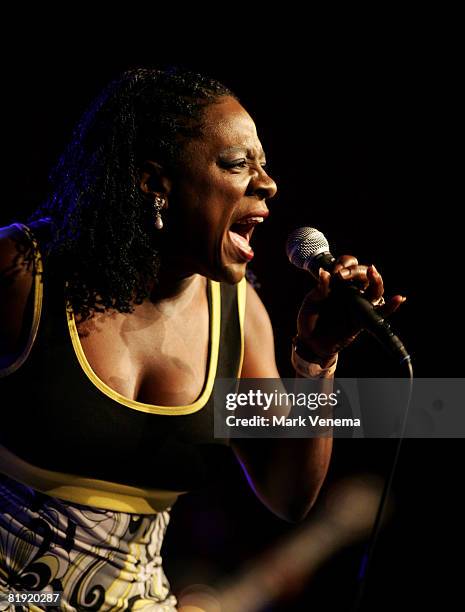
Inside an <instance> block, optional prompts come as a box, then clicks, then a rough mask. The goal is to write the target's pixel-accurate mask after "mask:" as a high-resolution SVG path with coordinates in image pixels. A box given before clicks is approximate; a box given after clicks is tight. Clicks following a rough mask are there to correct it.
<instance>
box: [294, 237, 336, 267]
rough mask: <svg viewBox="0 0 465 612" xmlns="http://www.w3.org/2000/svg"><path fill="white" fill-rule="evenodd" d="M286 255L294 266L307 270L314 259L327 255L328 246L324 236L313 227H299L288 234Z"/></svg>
mask: <svg viewBox="0 0 465 612" xmlns="http://www.w3.org/2000/svg"><path fill="white" fill-rule="evenodd" d="M286 253H287V256H288V257H289V261H290V262H291V263H292V264H294V266H297V267H298V268H303V269H304V270H308V269H309V266H310V263H311V261H312V259H313V258H314V257H316V256H317V255H321V253H329V244H328V241H327V240H326V238H325V235H324V234H322V233H321V232H320V231H319V230H317V229H315V228H314V227H299V228H298V229H296V230H294V231H293V232H291V234H289V237H288V239H287V243H286Z"/></svg>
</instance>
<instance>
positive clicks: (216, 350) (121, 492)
mask: <svg viewBox="0 0 465 612" xmlns="http://www.w3.org/2000/svg"><path fill="white" fill-rule="evenodd" d="M18 227H21V229H22V230H23V231H25V232H26V233H28V234H29V236H30V239H31V240H32V241H33V244H34V250H35V256H36V265H37V266H38V267H39V268H41V267H42V265H43V270H42V273H41V274H38V275H35V278H34V286H33V289H32V291H31V296H30V300H29V301H30V309H31V313H32V326H30V327H29V329H28V339H27V342H26V348H25V350H24V352H23V354H22V355H21V356H20V357H19V358H18V359H17V360H16V361H15V362H14V363H13V364H11V365H10V366H8V367H7V368H5V369H3V370H1V371H0V398H1V400H0V417H1V429H0V445H1V446H0V472H3V473H5V474H7V475H8V476H10V477H11V478H14V479H16V480H19V481H20V482H23V484H26V485H28V486H31V487H33V488H35V489H37V490H40V491H42V492H43V493H47V494H49V495H52V496H55V497H59V498H62V499H65V500H69V501H73V502H78V503H83V504H88V505H93V506H97V507H103V508H108V509H112V510H119V511H127V512H137V513H150V512H153V511H159V510H161V509H163V508H165V507H167V506H169V505H171V504H172V503H173V501H174V500H175V499H176V497H177V495H178V494H179V493H182V492H186V491H189V490H191V489H193V488H197V487H199V486H203V485H204V484H205V483H206V482H208V480H209V478H210V477H211V476H212V474H214V473H215V468H216V470H217V468H218V465H219V463H218V462H219V461H220V463H221V456H222V455H225V454H226V453H227V454H230V453H231V451H230V449H228V448H227V446H228V440H225V439H217V438H214V435H213V388H214V383H215V380H216V379H217V378H235V377H238V375H239V373H240V368H241V365H242V358H243V317H244V309H245V280H243V281H241V282H240V283H239V284H238V285H235V286H231V285H227V284H223V283H217V282H214V281H208V304H209V313H210V339H209V355H208V365H207V376H206V380H205V383H204V387H203V390H202V392H201V394H200V396H199V397H198V398H197V400H196V401H195V402H194V403H193V404H190V405H188V406H174V407H171V406H169V407H168V406H154V405H150V404H144V403H141V402H137V401H134V400H131V399H128V398H125V397H123V396H121V395H120V394H118V393H116V392H115V391H113V390H112V389H110V388H109V387H108V386H107V385H105V383H103V381H101V380H99V379H98V377H97V376H96V374H95V373H94V372H93V371H92V369H91V368H90V365H89V364H88V362H87V360H86V358H85V355H84V352H83V350H82V347H81V344H80V341H79V336H78V334H77V330H76V326H75V323H74V316H73V314H72V311H71V310H70V309H69V308H67V307H66V304H65V298H64V287H63V286H57V284H58V283H57V282H54V280H53V278H51V275H49V274H47V265H46V262H45V263H44V262H42V258H41V257H40V243H41V242H42V241H43V240H44V238H45V233H46V232H47V231H48V224H46V223H41V222H38V223H36V224H31V225H30V226H29V228H26V227H25V226H19V225H18ZM40 271H41V270H40V269H39V272H40Z"/></svg>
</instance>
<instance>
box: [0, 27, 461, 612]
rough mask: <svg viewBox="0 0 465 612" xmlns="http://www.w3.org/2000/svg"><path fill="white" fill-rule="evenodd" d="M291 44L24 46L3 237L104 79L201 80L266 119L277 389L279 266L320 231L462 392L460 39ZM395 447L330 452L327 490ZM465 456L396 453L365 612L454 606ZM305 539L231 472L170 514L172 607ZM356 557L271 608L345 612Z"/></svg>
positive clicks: (423, 358) (10, 73)
mask: <svg viewBox="0 0 465 612" xmlns="http://www.w3.org/2000/svg"><path fill="white" fill-rule="evenodd" d="M246 30H247V29H246ZM280 34H281V33H280V32H279V29H278V32H277V35H276V38H274V44H273V45H269V46H271V47H273V48H274V52H273V51H270V50H269V46H268V47H267V46H263V45H260V44H258V45H248V46H247V47H246V48H244V44H243V41H242V44H240V45H238V43H237V40H238V39H237V38H236V39H235V41H236V42H235V44H236V46H238V50H237V52H236V53H230V55H229V56H228V57H227V58H225V56H224V48H225V47H227V46H228V40H227V39H226V38H225V39H224V40H222V41H220V42H218V41H212V48H211V49H210V51H209V52H207V53H202V54H201V53H196V50H197V47H196V46H195V45H194V46H191V49H190V50H189V51H182V50H180V49H179V47H178V46H177V45H174V44H171V45H163V44H161V42H160V41H159V40H158V39H156V37H155V38H154V39H153V41H152V43H153V44H149V43H148V42H147V43H146V46H145V48H144V50H143V51H140V52H138V51H136V50H135V49H134V48H133V47H128V49H127V50H123V49H121V48H120V47H119V46H118V44H117V42H115V41H114V43H113V46H112V47H111V50H110V48H109V47H108V45H107V44H104V43H103V42H102V44H101V45H100V46H99V45H98V44H95V45H94V47H93V48H90V46H89V45H88V44H84V40H85V37H83V36H82V33H81V35H80V36H79V37H77V36H76V35H74V38H73V37H71V39H70V40H68V41H67V43H66V40H64V39H65V38H66V36H63V33H62V39H60V41H56V42H57V44H56V48H55V49H54V50H53V51H52V52H50V53H45V52H44V51H43V48H42V46H41V45H34V44H32V43H31V44H30V45H29V46H28V40H27V39H25V40H24V41H23V44H22V46H21V50H20V51H21V52H20V51H18V55H17V56H14V59H10V60H8V61H6V62H5V65H4V74H3V77H4V82H5V84H6V88H5V92H4V96H3V102H4V104H5V105H6V107H5V111H4V124H3V136H4V137H3V148H4V156H3V203H2V207H1V211H0V222H1V223H2V224H5V223H7V222H10V221H12V220H14V219H16V220H24V219H25V218H26V216H27V215H28V214H29V213H30V212H31V211H32V210H33V209H34V207H35V206H36V205H37V204H38V203H39V202H40V201H41V199H42V198H43V197H44V195H45V193H46V188H47V175H48V172H49V170H50V168H51V165H52V164H53V163H54V162H55V161H56V159H57V157H58V155H59V154H60V152H61V150H62V148H63V146H64V145H65V143H66V142H67V140H68V139H69V137H70V134H71V130H72V127H73V125H74V123H75V122H76V121H77V119H78V118H79V116H80V114H81V113H82V111H83V110H84V108H85V107H86V105H87V104H88V103H89V102H90V100H91V99H92V98H93V96H94V95H95V94H96V93H97V92H98V91H99V89H100V88H101V87H102V86H103V85H104V84H105V83H106V82H107V81H108V80H109V79H110V78H111V77H113V76H115V75H117V74H118V73H119V72H120V71H121V70H123V69H125V68H128V67H131V66H136V65H146V66H151V65H156V66H157V65H162V66H163V65H165V66H166V65H183V66H185V67H191V68H194V69H197V70H198V71H203V72H206V73H208V74H210V75H211V76H213V77H216V78H218V79H219V80H221V81H223V82H224V83H225V84H226V85H228V86H230V87H231V88H232V89H233V90H234V91H235V92H236V93H237V94H238V96H239V98H240V99H241V101H242V102H243V104H244V105H245V106H246V108H247V109H248V110H249V111H250V112H251V114H252V115H253V117H254V118H255V119H256V123H257V126H258V130H259V135H260V137H261V140H262V142H263V144H264V148H265V151H266V152H267V156H268V158H269V166H270V172H271V174H272V175H273V176H274V178H275V180H276V181H277V183H278V187H279V195H278V196H277V197H276V198H275V199H274V200H273V202H271V205H270V208H271V212H272V214H271V216H270V218H269V220H268V221H267V223H266V224H265V225H264V226H263V227H261V228H260V229H259V230H258V231H257V232H256V233H255V235H254V239H253V240H254V249H255V252H256V257H255V259H254V261H253V262H252V268H253V270H254V272H255V273H256V275H257V277H258V279H259V281H260V283H261V290H260V293H261V295H262V299H263V300H264V302H265V304H266V306H267V308H268V310H269V312H270V315H271V318H272V321H273V326H274V330H275V335H276V346H277V359H278V365H279V368H280V372H281V373H282V375H289V376H291V375H292V371H291V368H290V364H289V351H290V339H291V337H292V335H293V334H294V326H295V315H296V312H297V309H298V305H299V300H301V299H302V297H303V295H304V293H305V290H306V288H307V287H308V279H307V278H306V276H305V274H304V273H302V272H299V271H297V270H296V269H294V268H293V267H292V266H291V265H290V264H289V263H288V262H287V260H286V256H285V254H284V243H285V239H286V236H287V234H288V232H289V230H290V229H292V228H293V227H295V226H296V225H312V226H315V227H317V228H319V229H320V230H322V231H323V232H324V233H325V234H326V235H327V237H328V239H329V241H330V244H331V246H332V250H333V252H334V253H337V254H342V253H353V254H355V255H356V256H357V257H359V259H360V260H361V261H363V262H366V263H375V264H376V266H377V268H378V269H379V270H380V271H381V273H382V274H383V276H384V279H385V286H386V292H387V294H388V295H389V294H393V293H395V292H400V293H402V294H403V295H406V296H407V302H406V303H405V304H404V305H403V307H402V310H401V312H399V313H396V314H395V315H394V317H393V320H392V324H393V326H394V327H395V329H396V330H397V331H398V333H399V335H400V336H401V337H402V339H403V340H404V342H405V344H406V346H407V347H408V348H409V350H410V352H411V354H412V356H413V362H414V371H415V374H416V376H418V377H452V376H461V375H463V366H462V362H463V359H462V357H461V354H460V351H459V346H460V341H459V336H460V335H461V334H462V328H463V324H462V322H461V318H460V316H459V313H460V310H461V306H460V304H461V300H462V298H461V297H460V295H461V291H460V289H461V287H462V285H463V272H461V271H460V268H461V264H460V251H459V247H458V245H460V249H461V241H460V240H461V227H460V226H461V221H460V220H459V212H458V209H459V207H460V206H461V204H462V202H463V197H461V190H459V189H458V168H459V159H460V157H459V155H458V141H459V137H458V135H457V127H458V123H459V116H460V114H461V113H459V108H460V106H461V103H460V101H459V100H458V91H459V79H458V76H457V75H458V74H459V71H458V67H457V60H456V57H457V55H456V52H457V49H456V45H455V42H454V37H453V36H451V37H447V36H444V37H443V38H441V40H440V41H439V40H438V39H437V37H436V35H435V34H434V31H433V32H431V36H430V35H429V33H428V34H425V35H424V36H421V37H412V34H413V33H412V32H411V31H407V32H406V36H405V38H403V44H402V46H400V45H399V39H398V38H397V36H394V35H393V36H389V35H388V36H386V37H385V38H383V39H382V41H377V37H376V35H375V34H374V35H373V37H372V38H371V39H370V41H369V43H368V44H361V43H360V40H359V39H357V40H356V39H355V37H354V38H353V39H351V37H350V36H348V37H347V38H346V39H344V40H343V41H342V42H341V41H339V43H338V44H336V43H335V41H334V40H333V39H328V40H324V41H322V44H321V46H319V47H318V48H317V47H316V46H315V45H311V44H309V46H308V47H307V48H305V45H302V48H299V49H293V48H291V47H289V46H288V45H287V43H286V42H284V43H283V41H282V40H281V37H280ZM417 34H418V32H417ZM300 36H301V38H302V34H301V35H300ZM287 37H288V38H289V39H290V38H292V33H291V32H287ZM29 42H30V41H29ZM52 42H53V41H52ZM76 42H80V45H81V46H80V48H79V52H76V49H77V45H76ZM377 43H379V44H377ZM280 47H281V48H280ZM172 49H176V50H175V51H173V50H172ZM9 57H10V58H11V55H10V56H9ZM460 148H461V147H460ZM339 372H340V374H341V375H346V376H351V375H354V376H355V375H356V376H380V377H381V376H393V375H396V372H395V370H394V369H393V367H392V365H391V364H390V362H389V361H388V359H387V358H386V357H385V356H384V354H383V353H382V351H381V350H380V349H379V348H378V347H377V346H376V345H375V343H374V342H373V341H372V340H371V339H370V338H365V337H361V338H360V339H359V341H357V343H356V345H354V346H353V347H351V348H349V349H348V350H346V351H345V352H344V354H343V355H342V357H341V360H340V367H339ZM395 445H396V442H395V441H393V440H337V441H336V442H335V449H334V457H333V462H332V465H331V470H330V474H329V477H328V479H327V482H326V484H325V487H324V490H327V489H329V488H331V486H332V485H333V484H334V483H335V482H337V481H338V480H339V479H340V478H342V477H343V476H345V475H348V474H352V473H359V472H363V473H365V472H372V473H376V474H380V475H381V476H383V477H385V476H386V474H387V473H388V471H389V468H390V465H391V463H392V460H393V456H394V452H395ZM462 447H463V444H462V441H461V440H454V439H450V440H406V441H405V442H404V443H403V447H402V451H401V454H400V458H399V464H398V467H397V471H396V477H395V479H394V485H393V491H394V496H395V500H396V502H395V503H396V506H395V514H394V517H393V519H392V520H391V523H390V525H389V526H388V527H387V528H386V529H385V531H384V532H383V534H382V535H381V538H380V541H379V543H378V546H377V549H376V553H375V556H374V562H373V567H372V571H371V575H370V582H369V584H368V591H367V594H366V598H365V604H364V608H363V609H366V610H380V609H384V608H391V607H393V606H397V605H400V604H401V603H402V602H403V603H404V604H407V603H408V604H410V605H412V606H413V605H415V606H416V607H418V606H422V605H427V604H431V603H432V601H433V600H434V601H438V602H439V603H440V604H443V605H445V604H446V602H449V603H450V602H454V603H456V602H457V600H456V599H455V596H454V595H453V591H454V590H455V588H456V587H457V582H456V581H455V579H454V578H453V568H454V563H455V562H453V561H452V558H453V556H454V555H455V554H458V555H459V557H460V555H461V554H462V543H461V541H460V538H461V536H462V524H461V520H460V519H461V516H460V509H461V504H462V502H461V501H460V500H459V494H460V491H461V489H463V477H462V464H463V461H462ZM296 469H298V466H296ZM460 483H462V484H460ZM310 518H311V517H309V519H310ZM294 530H295V527H294V526H293V525H290V524H287V523H285V522H283V521H281V520H280V519H278V518H276V517H274V516H273V515H271V513H270V512H269V511H268V510H266V508H264V507H263V506H262V505H261V503H260V502H259V501H257V500H256V498H255V497H254V495H253V493H252V492H251V490H250V489H249V488H248V486H247V483H246V482H245V479H244V477H243V475H242V473H241V471H240V468H239V467H238V466H237V465H236V464H235V463H234V462H233V461H232V462H231V465H229V466H227V467H225V477H224V479H223V480H222V482H218V483H215V484H214V485H212V486H211V487H209V488H208V489H206V490H203V491H199V492H196V493H192V494H190V495H188V496H186V497H185V498H183V499H181V500H180V501H179V502H178V503H177V504H176V505H175V507H174V509H173V511H172V523H171V525H170V527H169V530H168V535H167V538H166V542H165V544H164V556H165V564H166V573H167V575H168V577H169V578H170V581H171V586H172V588H173V589H174V591H175V592H176V593H178V594H179V592H180V591H181V590H182V589H183V588H184V587H185V586H187V585H189V584H192V583H195V582H197V583H205V584H210V585H214V584H216V583H217V581H218V580H220V579H221V578H222V577H224V576H226V575H228V574H229V573H231V572H236V571H238V570H239V568H240V567H242V565H243V564H244V563H245V562H246V561H247V560H248V559H251V558H254V557H255V556H256V555H258V554H259V553H261V552H263V551H265V550H267V549H269V547H271V546H272V545H273V543H274V542H276V541H277V540H278V539H279V538H280V537H285V536H286V535H288V534H291V533H293V531H294ZM362 550H363V546H362V545H359V546H353V547H350V548H347V549H344V550H342V551H340V553H338V554H337V556H335V557H334V559H333V560H332V561H331V562H330V563H329V564H327V565H325V566H324V567H323V568H321V570H320V571H319V573H318V574H317V576H315V577H314V578H313V580H311V581H310V580H309V581H308V582H307V583H304V584H301V585H297V586H295V585H294V586H293V587H292V588H291V592H290V594H289V595H288V596H287V598H286V599H285V600H284V601H281V602H280V603H279V602H278V603H276V604H275V605H273V606H271V607H270V608H269V609H270V610H280V611H281V610H290V611H291V610H292V611H293V610H309V609H312V610H323V609H325V610H326V609H340V610H349V609H350V602H351V601H352V599H353V595H354V590H355V584H356V576H357V572H358V566H359V561H360V555H361V552H362ZM284 569H285V568H283V571H284Z"/></svg>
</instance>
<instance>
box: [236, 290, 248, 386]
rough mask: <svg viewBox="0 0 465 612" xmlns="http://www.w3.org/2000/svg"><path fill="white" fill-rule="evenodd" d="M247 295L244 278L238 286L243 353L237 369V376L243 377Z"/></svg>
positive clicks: (238, 307)
mask: <svg viewBox="0 0 465 612" xmlns="http://www.w3.org/2000/svg"><path fill="white" fill-rule="evenodd" d="M246 296H247V281H246V280H245V278H243V279H242V280H241V281H240V282H239V284H238V286H237V309H238V312H239V327H240V333H241V353H240V358H239V368H238V371H237V378H240V377H241V372H242V364H243V362H244V346H245V341H244V320H245V306H246Z"/></svg>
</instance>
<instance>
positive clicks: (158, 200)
mask: <svg viewBox="0 0 465 612" xmlns="http://www.w3.org/2000/svg"><path fill="white" fill-rule="evenodd" d="M165 204H166V200H165V198H164V197H163V196H159V195H157V196H155V202H154V208H155V227H156V228H157V230H161V229H162V228H163V219H162V218H161V214H160V211H161V210H162V209H163V208H164V207H165Z"/></svg>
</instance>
